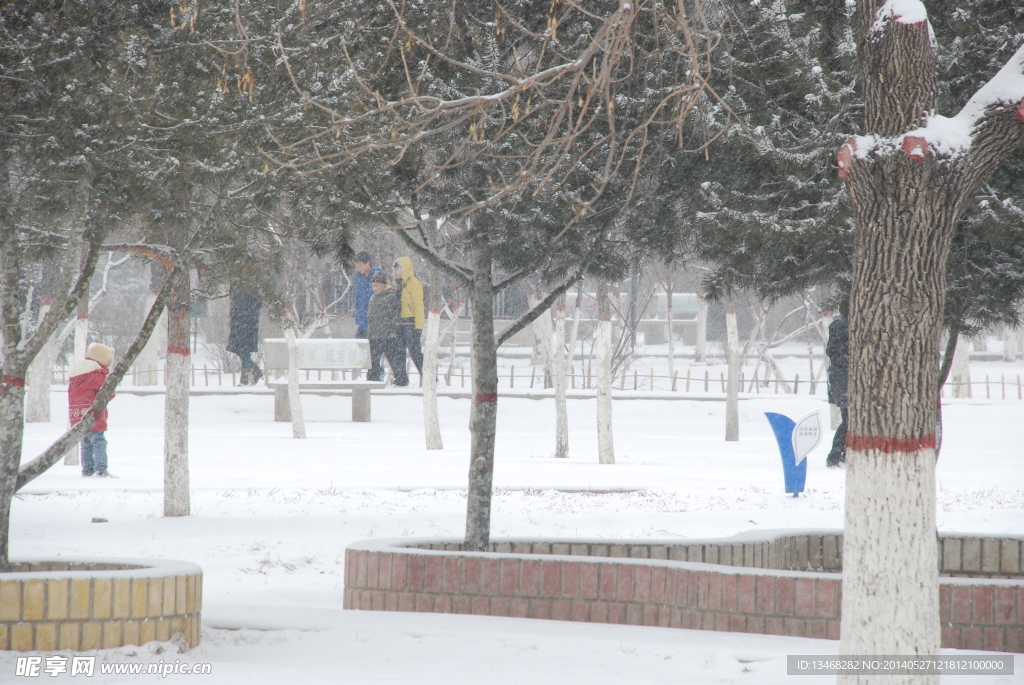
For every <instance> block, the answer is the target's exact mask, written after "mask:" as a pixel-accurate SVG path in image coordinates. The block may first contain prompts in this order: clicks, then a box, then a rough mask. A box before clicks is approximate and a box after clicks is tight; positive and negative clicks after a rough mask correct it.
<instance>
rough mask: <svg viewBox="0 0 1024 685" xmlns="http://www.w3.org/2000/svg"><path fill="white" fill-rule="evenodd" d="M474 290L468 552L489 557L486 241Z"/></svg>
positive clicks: (477, 244)
mask: <svg viewBox="0 0 1024 685" xmlns="http://www.w3.org/2000/svg"><path fill="white" fill-rule="evenodd" d="M470 253H471V254H470V258H471V260H472V267H473V286H472V288H471V289H470V292H469V300H470V307H471V308H472V317H473V318H472V327H473V351H472V354H473V407H472V409H471V410H470V419H469V427H470V433H471V440H470V455H469V459H470V463H469V488H468V492H467V503H466V540H465V548H466V549H467V550H473V551H486V550H487V548H488V545H489V543H490V539H491V491H492V485H493V480H494V440H495V429H496V426H497V419H498V349H497V344H496V339H495V336H494V283H493V280H492V276H491V271H492V257H491V252H490V247H489V246H488V245H487V244H486V240H485V239H484V240H481V239H477V240H475V241H474V242H473V244H472V245H471V247H470Z"/></svg>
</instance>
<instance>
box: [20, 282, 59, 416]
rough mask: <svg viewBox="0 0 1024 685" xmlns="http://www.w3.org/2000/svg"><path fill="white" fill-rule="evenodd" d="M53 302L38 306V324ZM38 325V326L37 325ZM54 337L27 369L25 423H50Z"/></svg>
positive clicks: (50, 338)
mask: <svg viewBox="0 0 1024 685" xmlns="http://www.w3.org/2000/svg"><path fill="white" fill-rule="evenodd" d="M52 304H53V300H43V301H42V302H41V303H40V304H39V316H38V318H37V321H38V322H41V321H42V320H43V317H45V316H46V313H47V312H48V311H50V306H51V305H52ZM37 325H38V324H37ZM54 338H56V334H55V335H51V336H50V337H49V338H48V339H47V340H46V344H45V345H43V349H42V350H40V351H39V355H38V356H36V358H35V359H34V360H33V361H32V365H31V366H29V367H28V402H27V403H26V407H25V422H26V423H49V422H50V389H51V386H52V385H53V364H54V362H55V361H56V359H57V351H58V350H57V345H56V341H55V340H54Z"/></svg>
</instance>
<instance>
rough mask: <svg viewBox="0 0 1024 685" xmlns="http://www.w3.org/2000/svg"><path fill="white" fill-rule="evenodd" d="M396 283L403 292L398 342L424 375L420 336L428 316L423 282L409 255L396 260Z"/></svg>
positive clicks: (399, 315) (421, 374)
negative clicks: (425, 311)
mask: <svg viewBox="0 0 1024 685" xmlns="http://www.w3.org/2000/svg"><path fill="white" fill-rule="evenodd" d="M394 270H395V283H396V284H397V289H398V291H399V292H400V293H401V301H402V305H401V309H400V310H399V313H398V317H399V319H398V344H399V346H401V347H404V348H405V350H406V351H407V352H408V354H409V356H410V357H411V358H412V363H413V364H415V365H416V370H417V371H419V372H420V377H421V378H422V376H423V350H422V348H421V347H420V336H421V335H422V333H423V324H424V323H425V322H426V317H425V316H424V314H423V284H422V283H421V282H420V280H419V279H418V278H416V272H415V269H414V268H413V265H412V259H410V258H409V257H399V258H398V259H396V260H395V267H394Z"/></svg>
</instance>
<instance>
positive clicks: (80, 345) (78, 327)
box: [64, 300, 89, 466]
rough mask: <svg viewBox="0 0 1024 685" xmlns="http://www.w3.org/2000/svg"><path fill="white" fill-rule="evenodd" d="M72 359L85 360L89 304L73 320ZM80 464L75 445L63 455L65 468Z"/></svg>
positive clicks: (87, 342) (85, 302)
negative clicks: (73, 341)
mask: <svg viewBox="0 0 1024 685" xmlns="http://www.w3.org/2000/svg"><path fill="white" fill-rule="evenodd" d="M72 349H73V352H72V359H73V360H74V361H75V362H78V361H81V360H83V359H85V351H86V350H87V349H89V303H88V300H84V301H83V302H82V306H81V307H80V308H79V310H78V317H77V318H76V319H75V344H74V347H73V348H72ZM70 427H71V420H70V419H68V428H70ZM79 463H81V462H80V460H79V457H78V445H75V446H74V447H72V448H71V449H69V450H68V451H67V452H66V453H65V454H64V465H65V466H78V464H79Z"/></svg>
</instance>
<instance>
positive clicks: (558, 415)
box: [554, 295, 572, 459]
mask: <svg viewBox="0 0 1024 685" xmlns="http://www.w3.org/2000/svg"><path fill="white" fill-rule="evenodd" d="M571 349H572V348H570V350H571ZM570 354H572V353H571V351H570ZM565 355H566V352H565V295H562V296H561V297H560V298H558V304H557V305H555V350H554V367H555V368H554V376H555V457H557V458H559V459H565V458H567V457H568V456H569V416H568V408H567V407H566V404H565V391H566V385H568V377H567V375H566V366H567V362H566V359H565Z"/></svg>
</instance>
